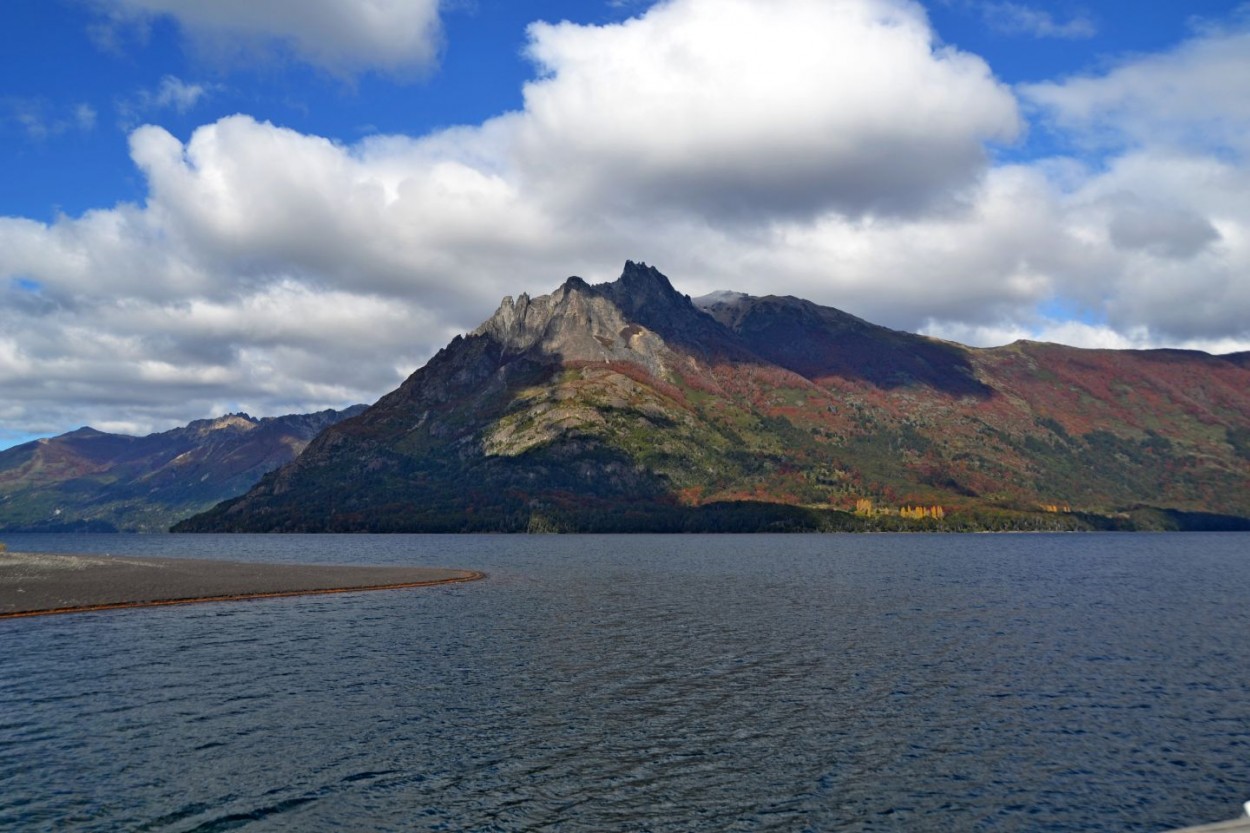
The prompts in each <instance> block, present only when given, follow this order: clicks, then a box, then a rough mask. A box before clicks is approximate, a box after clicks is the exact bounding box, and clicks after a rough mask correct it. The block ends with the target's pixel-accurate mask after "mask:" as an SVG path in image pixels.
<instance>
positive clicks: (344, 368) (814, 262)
mask: <svg viewBox="0 0 1250 833" xmlns="http://www.w3.org/2000/svg"><path fill="white" fill-rule="evenodd" d="M0 61H2V62H3V73H2V75H0V77H3V78H4V79H5V80H4V86H3V88H2V89H0V165H2V166H3V167H2V179H3V182H4V186H3V189H2V190H0V292H2V293H4V299H3V301H0V447H5V446H8V445H12V444H13V443H15V442H20V441H23V440H26V439H29V438H31V437H34V436H45V435H49V434H55V433H61V432H63V431H68V430H72V429H74V428H77V427H79V426H81V425H85V424H90V425H93V426H95V427H97V428H101V429H103V430H115V431H123V432H131V433H144V432H147V431H152V430H162V429H165V428H169V427H172V426H174V425H178V424H183V423H185V422H187V421H189V420H191V419H196V418H202V417H207V416H212V415H216V414H219V413H222V412H224V411H227V410H238V409H244V410H248V411H249V412H251V413H253V414H258V415H272V414H278V413H286V412H291V411H303V410H311V409H315V408H321V407H340V406H343V405H346V404H350V403H353V402H357V401H365V402H371V401H373V400H374V399H376V398H377V397H378V396H380V395H381V394H382V393H385V392H386V391H387V390H390V389H391V388H393V387H394V386H395V385H396V384H397V383H398V382H399V381H400V380H402V378H403V377H404V376H406V375H407V374H408V373H410V372H411V371H412V370H413V369H415V368H416V367H417V366H419V365H420V364H421V363H422V362H423V361H424V360H425V359H426V358H428V357H429V356H430V355H431V354H432V353H433V352H434V351H435V350H437V349H438V348H439V347H440V346H442V344H444V343H445V342H446V341H447V340H448V339H449V338H450V337H451V336H452V335H454V334H456V333H459V332H463V331H465V330H467V329H471V328H472V327H473V326H475V325H476V324H477V323H478V322H479V321H480V320H482V319H483V318H485V317H486V316H487V315H489V314H490V312H491V311H492V309H493V307H494V306H495V304H496V303H497V302H498V299H499V298H500V297H501V296H502V295H504V294H517V293H519V292H521V291H528V292H530V293H531V294H533V293H542V292H546V291H549V290H550V289H551V288H553V287H554V286H556V285H558V283H559V282H560V281H561V280H562V279H563V278H564V277H566V276H567V275H569V274H581V275H583V276H584V277H586V278H588V279H591V280H610V279H612V278H613V277H614V276H615V274H616V273H618V272H619V269H620V265H621V263H622V262H623V261H624V260H625V259H626V258H632V259H636V260H646V261H647V262H650V263H654V264H655V265H657V266H658V267H659V268H660V269H661V270H662V271H664V272H665V273H666V274H668V275H669V276H670V277H671V278H672V279H673V281H674V283H675V284H676V285H677V286H678V288H680V289H682V290H683V291H686V292H689V293H691V294H700V293H702V292H707V291H711V290H713V289H718V288H728V289H737V290H742V291H747V292H751V293H754V294H767V293H779V294H795V295H800V296H804V297H808V298H811V299H813V300H815V301H818V302H820V303H826V304H830V305H832V306H837V307H840V308H843V309H847V310H848V311H851V312H854V313H856V314H859V315H862V316H864V317H867V318H869V319H871V320H874V321H877V322H880V323H883V324H887V325H890V326H895V327H899V328H903V329H909V330H915V331H922V332H927V333H931V334H934V335H938V336H941V337H945V338H951V339H955V340H959V341H963V342H965V343H970V344H976V345H992V344H997V343H1005V342H1008V341H1011V340H1012V339H1014V338H1021V337H1027V338H1038V339H1046V340H1053V341H1061V342H1066V343H1070V344H1076V345H1079V346H1088V347H1097V346H1108V347H1158V346H1182V347H1190V348H1196V349H1206V350H1210V351H1213V352H1230V351H1233V350H1246V349H1250V325H1248V324H1247V322H1250V274H1248V270H1250V198H1248V197H1247V196H1246V194H1248V193H1250V188H1248V187H1247V185H1250V160H1248V159H1247V154H1248V153H1250V140H1248V139H1247V136H1250V6H1247V5H1246V4H1244V3H1239V2H1213V1H1212V0H1194V1H1193V2H1159V3H1149V4H1143V3H1133V2H1119V1H1118V0H1117V1H1116V2H1112V0H1090V1H1089V2H1053V3H1045V4H1043V3H1040V2H1029V0H1019V2H1006V1H1000V0H928V2H925V3H923V4H921V3H916V2H911V1H910V0H670V1H669V2H666V3H662V4H653V3H649V2H643V0H637V1H636V2H631V1H630V0H615V1H614V2H609V1H608V0H603V1H602V2H600V0H580V2H572V0H562V1H560V2H557V1H556V0H552V1H551V2H539V1H538V0H536V1H535V2H524V1H523V0H512V2H504V0H446V1H445V2H441V3H439V2H437V0H367V1H366V0H306V2H301V3H289V2H278V1H277V0H271V2H262V0H250V2H243V0H221V2H218V3H214V4H198V5H197V4H186V3H180V2H176V0H8V1H7V2H6V3H5V4H3V6H0Z"/></svg>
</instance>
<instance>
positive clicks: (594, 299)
mask: <svg viewBox="0 0 1250 833" xmlns="http://www.w3.org/2000/svg"><path fill="white" fill-rule="evenodd" d="M631 266H633V264H628V265H627V267H626V274H629V268H630V267H631ZM656 274H657V275H658V273H656ZM660 279H661V280H664V283H665V285H667V284H668V282H667V279H664V278H663V276H660ZM611 286H614V285H613V284H605V285H603V286H599V287H592V286H590V285H589V284H587V283H586V282H585V281H583V280H582V279H581V278H578V277H572V278H569V279H568V280H567V281H565V282H564V285H563V286H561V287H560V288H559V289H557V290H556V291H555V292H553V293H551V294H550V295H542V296H539V297H537V298H533V299H531V298H530V297H529V296H528V295H524V294H523V295H521V296H519V297H518V298H517V299H516V300H515V301H514V300H513V299H512V298H511V297H507V298H504V300H503V303H502V304H500V306H499V309H498V310H496V311H495V314H494V315H492V316H491V317H490V318H489V319H487V321H486V322H484V323H483V324H482V325H481V326H479V327H478V328H477V329H476V330H474V331H473V333H472V335H474V336H478V337H484V338H489V339H493V340H494V341H496V342H497V343H498V344H499V345H500V347H501V349H502V353H503V358H504V359H505V361H506V360H508V359H512V358H516V357H518V356H522V355H528V356H529V357H530V358H532V359H535V360H537V361H550V362H553V363H561V364H569V363H582V362H596V363H602V364H608V363H611V362H614V361H615V362H632V363H635V364H639V365H642V366H643V367H645V368H647V370H648V371H650V372H651V373H653V374H656V375H657V376H660V375H663V374H664V372H665V371H664V352H665V344H664V340H663V339H662V338H660V337H659V336H658V335H657V334H656V333H654V332H652V331H651V330H649V329H647V328H646V327H644V326H642V325H640V324H638V323H635V322H633V321H631V320H628V319H627V318H626V316H625V314H624V312H623V311H622V306H621V305H620V304H619V303H618V302H617V301H616V300H614V299H613V298H612V295H611V293H609V292H608V291H605V289H604V287H611ZM669 289H670V291H671V286H670V287H669Z"/></svg>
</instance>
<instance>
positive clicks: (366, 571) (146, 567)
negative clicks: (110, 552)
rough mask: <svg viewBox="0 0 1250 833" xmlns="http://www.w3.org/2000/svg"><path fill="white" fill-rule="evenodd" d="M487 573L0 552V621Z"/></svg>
mask: <svg viewBox="0 0 1250 833" xmlns="http://www.w3.org/2000/svg"><path fill="white" fill-rule="evenodd" d="M485 577H486V574H485V573H482V572H480V571H477V570H457V569H447V568H439V567H402V566H357V565H324V564H258V563H252V562H241V561H224V560H211V559H191V558H150V557H132V556H107V555H106V556H97V555H75V554H64V553H55V554H52V553H19V552H5V553H0V620H2V619H18V618H28V617H32V616H52V615H61V614H67V613H86V612H91V611H101V610H124V609H130V608H141V607H168V606H171V605H182V604H203V603H209V602H232V601H250V600H255V599H273V598H285V597H290V596H308V595H327V594H331V593H358V592H366V591H374V590H402V589H409V588H416V587H433V586H437V585H442V584H459V583H463V582H469V581H478V580H480V579H483V578H485Z"/></svg>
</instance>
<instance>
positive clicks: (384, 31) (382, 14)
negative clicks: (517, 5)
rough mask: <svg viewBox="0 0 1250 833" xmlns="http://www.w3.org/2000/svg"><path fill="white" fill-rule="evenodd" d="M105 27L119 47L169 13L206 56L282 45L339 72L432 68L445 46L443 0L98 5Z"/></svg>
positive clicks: (103, 37) (151, 0)
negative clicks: (133, 31) (130, 31)
mask: <svg viewBox="0 0 1250 833" xmlns="http://www.w3.org/2000/svg"><path fill="white" fill-rule="evenodd" d="M99 5H100V7H101V9H102V10H103V11H104V12H105V14H106V16H107V23H104V24H100V25H97V26H96V29H95V38H96V41H97V43H100V44H101V45H102V46H104V47H105V48H110V49H119V48H120V47H119V45H118V44H119V43H120V42H121V40H122V38H120V37H119V36H118V34H117V29H118V28H125V27H134V26H138V27H141V28H142V27H146V26H147V25H148V21H149V20H150V19H151V18H152V17H154V16H160V15H168V16H170V17H172V18H174V19H175V20H177V21H178V24H179V25H180V26H181V28H182V30H183V32H184V33H185V34H186V35H187V36H188V37H189V38H190V39H191V40H192V42H193V43H194V44H195V46H196V47H197V48H198V49H199V50H200V51H201V52H203V53H205V54H207V55H209V56H210V57H213V58H215V59H217V60H220V61H224V62H227V63H229V62H231V61H234V60H236V59H238V58H240V57H247V58H249V59H252V60H255V59H257V58H260V57H261V56H264V55H267V54H269V53H272V51H273V49H274V47H275V46H278V47H283V48H285V49H286V50H288V51H289V53H290V54H291V56H292V57H294V58H296V59H298V60H301V61H304V62H306V63H309V64H313V65H315V66H319V67H321V68H323V69H326V70H329V71H330V72H333V73H336V74H340V75H348V76H350V75H354V74H356V73H359V72H363V71H368V70H375V71H381V72H386V73H389V74H394V75H404V74H407V73H410V72H413V71H422V70H426V69H428V68H429V67H431V66H433V65H434V64H435V63H436V62H437V60H438V54H439V50H440V48H441V45H442V27H441V23H440V20H439V15H438V11H439V0H269V2H255V0H213V1H212V2H206V3H188V2H185V0H99Z"/></svg>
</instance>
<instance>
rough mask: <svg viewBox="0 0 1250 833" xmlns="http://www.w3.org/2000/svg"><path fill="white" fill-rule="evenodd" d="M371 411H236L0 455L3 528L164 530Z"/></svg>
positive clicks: (83, 431) (84, 431) (87, 432)
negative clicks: (258, 414) (138, 433)
mask: <svg viewBox="0 0 1250 833" xmlns="http://www.w3.org/2000/svg"><path fill="white" fill-rule="evenodd" d="M363 409H364V406H362V405H357V406H355V407H353V408H349V409H347V410H345V411H322V412H320V413H316V414H292V415H289V416H283V417H269V418H265V419H254V418H252V417H250V416H248V415H247V414H230V415H228V416H224V417H220V418H218V419H213V420H199V421H197V422H192V423H191V424H189V425H187V426H184V427H182V428H175V429H173V430H172V431H166V432H163V433H160V434H152V435H150V436H147V437H130V436H124V435H119V434H106V433H103V432H100V431H96V430H95V429H92V428H80V429H79V430H77V431H73V432H70V433H68V434H62V435H61V436H59V437H53V438H51V439H46V440H36V441H34V442H30V443H25V444H23V445H19V446H15V447H13V448H10V449H7V450H5V451H0V531H7V532H17V531H58V530H88V531H114V530H125V531H141V532H148V531H157V530H160V531H163V530H165V529H167V528H168V527H169V526H170V524H172V523H173V522H174V521H177V520H179V519H180V518H184V517H186V516H188V515H191V514H194V513H196V512H199V511H203V510H204V509H207V508H208V507H211V506H213V505H214V504H216V503H217V502H219V501H221V500H223V499H225V498H228V497H232V496H234V495H238V494H241V493H243V492H245V491H246V490H247V489H248V488H250V487H251V486H252V485H254V484H255V483H256V481H257V480H259V479H260V477H261V476H262V475H263V474H265V473H266V472H269V471H272V470H273V469H275V468H277V467H279V466H281V465H283V464H284V463H288V462H290V461H291V460H293V459H295V457H296V456H297V455H298V454H299V452H300V451H302V450H303V449H304V447H305V446H306V445H307V444H308V442H309V441H310V440H311V439H312V438H313V437H315V436H316V435H317V434H319V433H321V431H323V430H324V429H326V428H328V427H329V426H331V425H333V424H335V423H336V422H339V421H340V420H342V419H344V418H346V417H349V416H352V415H355V414H357V413H360V412H361V411H362V410H363Z"/></svg>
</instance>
